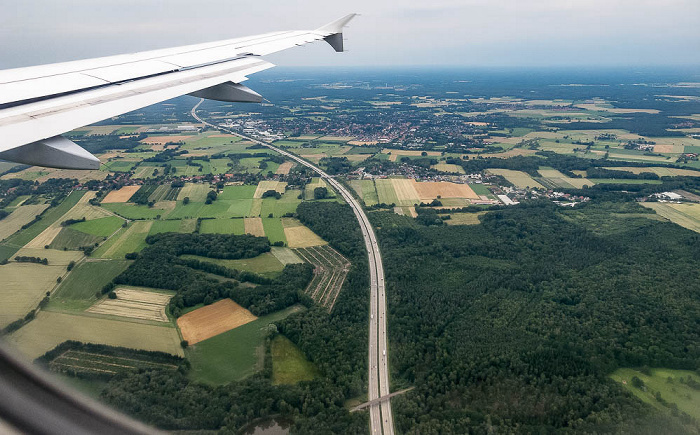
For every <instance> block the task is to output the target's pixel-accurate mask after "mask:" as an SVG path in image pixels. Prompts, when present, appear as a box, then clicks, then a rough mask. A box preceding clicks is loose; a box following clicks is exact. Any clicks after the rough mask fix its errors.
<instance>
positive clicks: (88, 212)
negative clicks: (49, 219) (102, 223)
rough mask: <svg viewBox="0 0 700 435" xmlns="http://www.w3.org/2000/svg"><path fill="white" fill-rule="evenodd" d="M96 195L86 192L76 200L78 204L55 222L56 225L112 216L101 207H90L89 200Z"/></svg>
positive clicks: (92, 192)
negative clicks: (73, 220) (70, 221)
mask: <svg viewBox="0 0 700 435" xmlns="http://www.w3.org/2000/svg"><path fill="white" fill-rule="evenodd" d="M95 195H97V192H94V191H88V192H85V194H84V195H83V196H82V197H81V198H80V199H79V200H78V202H77V203H76V204H75V205H74V206H73V208H71V209H70V210H68V211H67V212H66V214H64V215H63V216H62V217H61V219H59V220H58V221H57V222H56V225H60V224H61V222H63V221H65V220H68V219H82V218H85V219H86V220H93V219H99V218H103V217H107V216H114V214H112V212H110V211H109V210H107V209H104V208H102V207H98V206H94V205H90V200H91V199H93V198H94V197H95Z"/></svg>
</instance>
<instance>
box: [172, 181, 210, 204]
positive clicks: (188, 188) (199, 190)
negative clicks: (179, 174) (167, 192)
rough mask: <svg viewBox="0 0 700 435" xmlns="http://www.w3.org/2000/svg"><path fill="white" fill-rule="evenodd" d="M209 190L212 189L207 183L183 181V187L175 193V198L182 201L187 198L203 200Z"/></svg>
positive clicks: (195, 200)
mask: <svg viewBox="0 0 700 435" xmlns="http://www.w3.org/2000/svg"><path fill="white" fill-rule="evenodd" d="M210 190H212V189H211V188H210V187H209V184H199V183H185V187H183V188H182V189H180V193H178V195H177V200H178V201H182V200H183V199H185V198H189V199H190V201H193V202H204V201H205V200H206V199H207V193H209V191H210Z"/></svg>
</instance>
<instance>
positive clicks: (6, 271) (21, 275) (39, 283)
mask: <svg viewBox="0 0 700 435" xmlns="http://www.w3.org/2000/svg"><path fill="white" fill-rule="evenodd" d="M18 254H19V255H26V256H36V255H37V254H41V256H42V257H46V258H48V259H49V265H43V264H34V263H16V262H10V263H9V264H5V265H2V266H0V274H1V275H2V285H0V297H2V300H3V303H2V305H1V306H0V328H4V327H5V326H7V325H8V324H9V323H11V322H13V321H15V320H18V319H20V318H22V317H24V316H25V315H26V314H27V313H28V312H29V311H31V310H33V309H35V308H36V307H37V305H38V304H39V301H41V300H42V299H43V298H44V297H45V296H46V293H47V292H49V291H51V290H53V288H54V286H55V285H56V279H57V278H58V277H59V276H60V277H62V276H64V275H65V273H66V265H67V264H68V263H69V262H70V261H73V260H77V259H78V258H79V257H80V254H78V253H76V252H64V251H55V250H48V249H42V250H36V249H22V250H20V251H19V252H18ZM30 277H31V278H30Z"/></svg>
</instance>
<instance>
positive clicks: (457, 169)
mask: <svg viewBox="0 0 700 435" xmlns="http://www.w3.org/2000/svg"><path fill="white" fill-rule="evenodd" d="M431 167H432V168H433V169H436V170H438V171H441V172H451V173H457V174H464V168H463V167H461V166H459V165H453V164H450V163H438V164H437V165H433V166H431Z"/></svg>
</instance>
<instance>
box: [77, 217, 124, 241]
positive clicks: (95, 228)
mask: <svg viewBox="0 0 700 435" xmlns="http://www.w3.org/2000/svg"><path fill="white" fill-rule="evenodd" d="M123 223H124V219H121V218H118V217H116V216H108V217H103V218H99V219H93V220H90V221H85V222H78V223H77V224H73V225H71V226H70V227H69V228H71V229H74V230H78V231H81V232H83V233H87V234H92V235H93V236H98V237H108V236H111V235H112V234H114V232H115V231H117V230H118V229H119V228H120V227H121V226H122V224H123Z"/></svg>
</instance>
